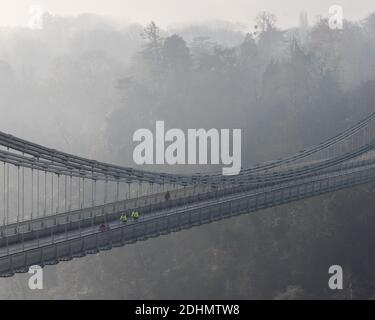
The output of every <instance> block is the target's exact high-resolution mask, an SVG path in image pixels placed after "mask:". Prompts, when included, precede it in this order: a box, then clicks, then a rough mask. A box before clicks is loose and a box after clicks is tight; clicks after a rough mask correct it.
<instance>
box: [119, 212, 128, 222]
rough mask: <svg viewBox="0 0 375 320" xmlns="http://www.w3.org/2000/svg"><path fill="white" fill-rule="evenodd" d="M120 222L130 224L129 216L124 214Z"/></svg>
mask: <svg viewBox="0 0 375 320" xmlns="http://www.w3.org/2000/svg"><path fill="white" fill-rule="evenodd" d="M120 221H121V222H124V223H126V222H128V216H127V215H126V214H123V215H122V216H121V217H120Z"/></svg>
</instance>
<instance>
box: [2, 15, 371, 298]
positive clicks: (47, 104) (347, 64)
mask: <svg viewBox="0 0 375 320" xmlns="http://www.w3.org/2000/svg"><path fill="white" fill-rule="evenodd" d="M252 18H253V17H249V19H252ZM254 25H255V27H254V29H253V30H245V29H244V27H242V26H240V25H238V24H235V23H229V22H223V21H212V22H207V23H201V24H196V25H194V24H192V25H174V26H173V27H171V28H169V29H167V30H165V29H161V28H159V27H158V25H157V22H150V23H149V24H148V25H146V26H142V25H138V24H125V23H123V24H119V23H118V22H117V23H115V22H113V21H111V20H110V19H108V18H105V17H101V16H96V15H91V14H84V15H81V16H78V17H75V18H73V17H59V16H54V15H51V14H48V13H47V14H45V15H44V16H43V28H42V29H40V30H39V29H35V30H32V29H26V28H1V29H0V97H1V98H0V110H1V114H2V117H0V130H1V131H4V132H7V133H11V134H13V135H16V136H19V137H22V138H25V139H28V140H32V141H34V142H37V143H40V144H44V145H48V146H51V147H53V148H56V149H60V150H63V151H66V152H69V153H75V154H78V155H82V156H86V157H90V158H96V159H98V160H104V161H108V162H112V163H116V164H121V165H126V166H134V164H133V160H132V152H133V148H134V143H133V142H132V135H133V133H134V132H135V131H136V130H137V129H139V128H149V129H151V130H153V128H154V126H155V121H156V120H164V121H165V123H166V126H168V127H169V128H181V129H187V128H205V129H210V128H241V129H242V132H243V137H242V140H243V152H242V158H243V160H242V164H243V166H244V167H247V166H251V165H254V164H256V163H259V162H262V161H267V160H271V159H276V158H280V157H283V156H286V155H289V154H291V153H294V152H297V151H299V150H301V149H303V148H305V147H307V146H311V145H314V144H317V143H319V142H321V141H322V140H324V139H327V138H329V137H331V136H333V135H334V134H337V133H339V132H340V131H341V130H343V129H345V128H348V127H350V126H352V125H353V124H355V123H356V122H357V121H359V120H360V119H362V118H363V117H365V116H366V115H367V114H369V113H371V112H373V111H374V105H375V13H374V14H370V15H369V16H368V17H367V18H365V19H363V20H362V21H345V22H344V28H343V30H331V29H330V28H329V25H328V21H327V20H326V19H324V18H321V19H319V20H318V21H316V22H315V23H314V24H311V25H304V24H301V26H296V27H295V28H291V29H288V30H282V29H280V28H279V27H278V25H277V17H275V16H274V15H272V14H271V13H260V14H259V15H258V16H257V17H256V18H255V19H254ZM167 169H168V170H180V169H181V170H185V168H177V169H176V168H167ZM154 170H160V168H156V169H154ZM202 170H208V169H207V168H202ZM373 199H374V197H373V187H372V186H366V187H360V188H355V189H353V190H346V191H340V192H338V193H335V194H331V195H326V196H322V197H320V198H317V199H310V200H306V201H301V202H298V203H295V204H291V205H287V206H282V207H279V208H275V209H272V210H266V211H262V212H259V213H256V214H252V215H247V216H242V217H238V218H233V219H231V220H227V221H222V222H220V223H215V224H212V225H208V226H202V227H199V228H195V229H192V230H187V231H183V232H181V233H178V234H173V235H169V236H165V237H161V238H158V239H153V240H149V241H147V242H142V243H137V244H135V245H130V246H127V247H124V248H119V249H114V250H112V251H110V252H106V253H100V254H99V255H96V256H90V257H85V258H82V259H80V260H74V261H72V262H68V263H61V264H59V265H57V266H53V267H48V268H46V287H47V289H46V290H44V291H41V292H31V291H30V290H29V289H27V281H26V279H27V275H17V276H16V277H14V278H12V279H2V280H0V281H1V285H0V287H1V289H0V297H1V298H22V297H27V298H31V299H33V298H77V299H79V298H136V299H142V298H144V299H149V298H242V299H247V298H280V299H289V298H314V297H315V298H316V297H321V298H359V297H362V298H371V297H373V296H375V292H374V290H373V288H372V287H371V286H370V284H371V283H375V279H374V273H373V272H371V270H375V256H374V255H373V254H372V253H371V251H372V250H371V245H372V244H373V242H374V240H375V239H374V237H373V232H372V228H371V225H372V224H371V222H374V219H375V213H374V212H373V210H372V209H371V208H372V207H373V206H372V203H373V202H374V200H373ZM354 239H355V241H353V240H354ZM336 261H338V262H341V263H342V264H343V265H345V266H347V267H348V268H349V269H350V270H351V276H350V280H349V281H350V286H349V284H346V287H345V290H343V291H342V292H339V293H337V292H336V293H335V292H328V291H327V290H326V288H327V286H326V280H327V270H328V267H327V268H326V266H329V265H330V263H331V262H336ZM338 262H336V263H338ZM349 287H350V290H349V289H348V288H349Z"/></svg>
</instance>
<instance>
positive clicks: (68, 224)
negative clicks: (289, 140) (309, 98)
mask: <svg viewBox="0 0 375 320" xmlns="http://www.w3.org/2000/svg"><path fill="white" fill-rule="evenodd" d="M374 150H375V113H373V114H371V115H369V116H368V117H366V118H365V119H363V120H362V121H360V122H359V123H357V124H356V125H355V126H353V127H351V128H349V129H347V130H345V131H343V132H342V133H340V134H338V135H336V136H334V137H333V138H330V139H328V140H326V141H324V142H322V143H320V144H319V145H316V146H314V147H311V148H308V149H306V150H303V151H301V152H299V153H297V154H294V155H292V156H289V157H286V158H283V159H279V160H275V161H270V162H267V163H264V164H261V165H257V166H254V167H251V168H247V169H242V170H241V173H240V174H239V175H236V176H223V175H222V174H221V173H209V174H193V175H182V174H171V173H156V172H150V171H143V170H137V169H133V168H127V167H122V166H117V165H111V164H107V163H102V162H99V161H94V160H89V159H85V158H83V157H78V156H74V155H71V154H67V153H64V152H60V151H57V150H54V149H50V148H47V147H44V146H41V145H38V144H35V143H32V142H29V141H26V140H23V139H19V138H16V137H14V136H11V135H8V134H5V133H1V132H0V276H1V277H10V276H13V275H14V274H15V273H23V272H28V270H29V267H30V266H32V265H40V266H42V267H43V266H46V265H54V264H57V263H58V262H60V261H68V260H71V259H73V258H78V257H83V256H85V255H86V254H95V253H97V252H99V251H100V250H110V249H111V248H113V247H120V246H123V245H126V244H130V243H134V242H136V241H140V240H146V239H149V238H152V237H158V236H160V235H164V234H168V233H171V232H177V231H180V230H182V229H188V228H191V227H194V226H198V225H202V224H206V223H210V222H213V221H219V220H222V219H226V218H230V217H233V216H237V215H241V214H247V213H250V212H254V211H258V210H261V209H265V208H269V207H273V206H278V205H281V204H285V203H289V202H292V201H297V200H301V199H305V198H308V197H313V196H317V195H320V194H324V193H328V192H333V191H336V190H340V189H344V188H350V187H353V186H356V185H361V184H366V183H369V182H373V181H375V152H374ZM134 211H138V212H141V216H140V218H139V219H134V220H133V219H129V220H128V221H127V222H126V223H125V222H122V221H120V217H121V216H122V215H127V216H129V217H130V216H131V212H134ZM103 225H104V226H106V228H105V230H103V229H102V228H101V226H103Z"/></svg>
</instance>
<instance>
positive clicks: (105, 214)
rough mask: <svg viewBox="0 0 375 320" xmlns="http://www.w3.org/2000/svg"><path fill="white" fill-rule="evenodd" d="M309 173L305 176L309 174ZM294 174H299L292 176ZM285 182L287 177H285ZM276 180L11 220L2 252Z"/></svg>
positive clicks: (205, 187)
mask: <svg viewBox="0 0 375 320" xmlns="http://www.w3.org/2000/svg"><path fill="white" fill-rule="evenodd" d="M373 163H375V160H374V159H362V160H360V161H358V162H351V163H346V164H345V165H343V166H341V167H340V169H341V170H343V169H350V168H353V167H361V166H362V167H363V166H368V165H370V164H373ZM337 169H338V168H337V167H333V168H330V170H326V171H322V173H331V172H334V171H335V170H337ZM307 177H309V176H306V177H305V178H307ZM293 178H296V177H295V176H293ZM284 182H285V181H284ZM274 185H275V183H268V184H267V183H265V184H258V185H257V187H254V186H253V185H242V186H233V187H232V188H227V189H219V188H215V187H211V186H208V185H203V186H202V185H201V186H195V187H187V188H183V189H182V188H180V189H175V190H171V191H170V200H169V201H166V200H165V194H166V192H165V191H164V192H159V193H156V194H148V195H144V196H142V197H139V198H132V199H127V200H122V201H117V202H112V203H107V204H105V205H100V206H94V207H91V208H83V209H81V210H75V211H70V212H65V213H59V214H57V215H52V216H45V217H38V218H35V219H32V220H26V221H22V222H16V223H12V224H9V225H6V226H3V227H2V228H0V235H1V236H0V255H1V254H2V253H4V252H5V254H7V253H8V248H9V246H10V245H13V244H17V243H19V244H21V245H22V247H24V243H26V245H27V242H28V241H33V240H38V239H41V238H44V237H49V238H50V239H55V238H56V237H57V236H60V237H61V234H62V233H64V234H68V233H70V232H73V233H74V232H75V231H77V232H81V231H82V229H85V228H88V227H96V228H98V226H99V225H100V224H102V223H109V222H112V221H118V220H119V217H120V216H121V214H123V213H127V214H128V215H130V213H131V211H133V210H138V211H140V212H141V213H142V216H146V215H148V214H152V213H153V212H155V211H161V210H163V209H168V208H174V207H179V206H181V205H187V204H192V203H195V202H199V201H201V200H203V199H207V200H208V199H215V198H218V197H222V196H225V195H232V194H236V193H239V192H245V191H250V190H256V189H259V188H260V187H263V188H265V187H267V186H274Z"/></svg>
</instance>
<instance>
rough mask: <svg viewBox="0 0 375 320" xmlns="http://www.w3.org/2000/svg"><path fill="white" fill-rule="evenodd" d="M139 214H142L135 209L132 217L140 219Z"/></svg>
mask: <svg viewBox="0 0 375 320" xmlns="http://www.w3.org/2000/svg"><path fill="white" fill-rule="evenodd" d="M139 216H140V214H139V212H138V211H133V212H132V218H133V219H134V220H138V219H139Z"/></svg>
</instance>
